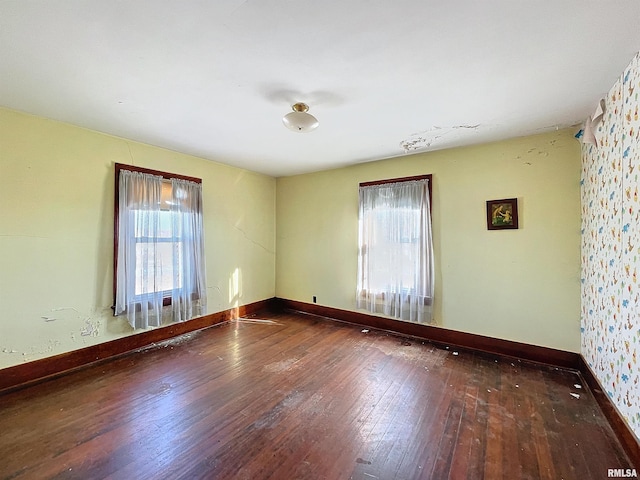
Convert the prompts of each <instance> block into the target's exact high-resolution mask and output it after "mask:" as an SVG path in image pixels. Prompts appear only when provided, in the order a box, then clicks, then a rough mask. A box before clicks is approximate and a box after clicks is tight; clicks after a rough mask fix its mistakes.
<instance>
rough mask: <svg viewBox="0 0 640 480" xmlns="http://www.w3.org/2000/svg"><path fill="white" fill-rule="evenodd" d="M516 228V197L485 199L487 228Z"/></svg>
mask: <svg viewBox="0 0 640 480" xmlns="http://www.w3.org/2000/svg"><path fill="white" fill-rule="evenodd" d="M517 228H518V199H517V198H503V199H501V200H487V230H509V229H517Z"/></svg>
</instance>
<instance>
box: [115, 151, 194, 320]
mask: <svg viewBox="0 0 640 480" xmlns="http://www.w3.org/2000/svg"><path fill="white" fill-rule="evenodd" d="M121 170H128V171H130V172H139V173H148V174H151V175H157V176H159V177H162V178H164V179H167V180H170V179H172V178H177V179H180V180H187V181H189V182H194V183H202V179H201V178H197V177H189V176H187V175H180V174H178V173H169V172H163V171H160V170H152V169H150V168H144V167H137V166H135V165H127V164H125V163H116V164H115V189H114V192H115V197H114V200H113V205H114V207H113V307H112V308H114V309H115V305H116V290H117V284H118V240H119V238H120V236H119V224H118V218H119V217H120V171H121ZM162 304H163V305H164V306H165V307H166V306H167V305H171V298H170V297H164V298H163V300H162Z"/></svg>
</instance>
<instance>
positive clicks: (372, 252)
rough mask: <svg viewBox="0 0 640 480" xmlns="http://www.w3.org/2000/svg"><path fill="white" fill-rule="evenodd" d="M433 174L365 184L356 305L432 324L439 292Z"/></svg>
mask: <svg viewBox="0 0 640 480" xmlns="http://www.w3.org/2000/svg"><path fill="white" fill-rule="evenodd" d="M430 182H431V175H424V176H420V177H410V178H403V179H395V180H385V181H381V182H369V183H361V184H360V190H359V201H360V207H359V217H358V228H359V249H358V277H357V279H358V284H357V292H356V294H357V295H356V306H357V307H358V308H363V309H367V310H369V311H370V312H372V313H381V314H384V315H388V316H391V317H395V318H398V319H401V320H408V321H411V322H430V321H431V319H432V309H433V293H434V267H433V240H432V232H431V205H430V196H431V195H430V192H431V187H430Z"/></svg>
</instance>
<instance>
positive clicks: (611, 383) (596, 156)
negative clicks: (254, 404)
mask: <svg viewBox="0 0 640 480" xmlns="http://www.w3.org/2000/svg"><path fill="white" fill-rule="evenodd" d="M639 109H640V53H638V54H637V55H636V56H635V58H634V59H633V60H632V61H631V63H630V64H629V66H628V67H627V68H626V70H625V71H624V73H623V74H622V76H621V77H620V78H619V79H618V81H617V82H616V83H615V85H614V86H613V88H612V89H611V90H610V91H609V93H608V95H607V97H606V98H605V113H604V115H603V117H602V120H601V122H600V123H599V124H598V125H597V126H596V128H595V129H594V133H595V137H596V139H597V142H598V145H597V146H596V145H593V144H589V143H583V146H582V179H581V185H582V187H581V195H582V202H581V204H582V312H581V329H582V355H583V356H584V358H585V359H586V360H587V362H588V363H589V365H590V366H591V368H592V369H593V371H594V372H595V374H596V376H597V377H598V379H599V380H600V383H601V384H602V386H603V387H604V389H605V390H606V391H607V393H608V395H609V396H610V397H611V399H612V400H613V402H614V403H615V405H616V406H617V407H618V409H619V410H620V412H621V413H622V415H623V416H624V417H625V418H626V419H627V421H628V423H629V425H630V426H631V428H632V429H633V431H634V432H635V434H636V436H638V437H640V358H639V356H640V305H639V303H640V284H639V283H638V276H639V275H640V198H639V195H640V181H639V178H640V177H639V174H640V117H639Z"/></svg>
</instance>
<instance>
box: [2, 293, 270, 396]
mask: <svg viewBox="0 0 640 480" xmlns="http://www.w3.org/2000/svg"><path fill="white" fill-rule="evenodd" d="M271 303H273V299H272V298H271V299H267V300H261V301H259V302H255V303H251V304H248V305H243V306H241V307H238V308H232V309H229V310H224V311H222V312H217V313H212V314H210V315H204V316H202V317H198V318H194V319H192V320H188V321H186V322H181V323H172V324H171V325H167V326H165V327H160V328H155V329H153V330H148V331H144V332H142V333H138V334H135V335H129V336H128V337H123V338H119V339H117V340H111V341H109V342H104V343H99V344H97V345H92V346H90V347H85V348H81V349H78V350H73V351H71V352H67V353H61V354H59V355H54V356H52V357H47V358H43V359H40V360H34V361H32V362H27V363H23V364H20V365H15V366H13V367H8V368H4V369H2V370H0V392H1V391H3V390H8V389H15V388H20V387H23V386H26V385H30V384H33V383H35V382H39V381H42V380H45V379H48V378H51V377H55V376H57V375H60V374H62V373H66V372H68V371H70V370H75V369H77V368H81V367H83V366H85V365H88V364H91V363H94V362H98V361H103V360H105V359H108V358H112V357H115V356H118V355H122V354H125V353H128V352H131V351H134V350H138V349H140V348H144V347H147V346H149V345H152V344H154V343H158V342H163V341H165V340H169V339H171V338H174V337H177V336H180V335H184V334H185V333H190V332H193V331H196V330H201V329H203V328H208V327H212V326H214V325H218V324H221V323H224V322H228V321H230V320H233V319H235V318H238V317H242V316H247V315H252V314H254V313H257V312H258V311H260V310H266V309H272V307H271Z"/></svg>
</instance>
